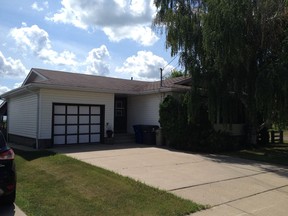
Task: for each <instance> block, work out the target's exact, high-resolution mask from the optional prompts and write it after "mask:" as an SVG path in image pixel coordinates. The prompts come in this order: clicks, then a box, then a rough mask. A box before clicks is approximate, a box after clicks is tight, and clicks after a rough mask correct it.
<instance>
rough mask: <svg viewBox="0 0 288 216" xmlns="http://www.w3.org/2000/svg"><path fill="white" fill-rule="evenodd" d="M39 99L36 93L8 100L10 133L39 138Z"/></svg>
mask: <svg viewBox="0 0 288 216" xmlns="http://www.w3.org/2000/svg"><path fill="white" fill-rule="evenodd" d="M37 98H38V96H37V94H36V93H29V94H25V95H21V96H17V97H13V98H11V99H9V100H8V133H10V134H13V135H18V136H24V137H29V138H36V137H37V136H36V134H37V113H38V112H37Z"/></svg>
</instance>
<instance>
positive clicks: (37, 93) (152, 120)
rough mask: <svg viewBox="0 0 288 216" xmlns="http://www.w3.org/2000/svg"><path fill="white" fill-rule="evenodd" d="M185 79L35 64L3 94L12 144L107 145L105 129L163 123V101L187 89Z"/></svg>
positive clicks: (129, 130)
mask: <svg viewBox="0 0 288 216" xmlns="http://www.w3.org/2000/svg"><path fill="white" fill-rule="evenodd" d="M185 79H186V78H185V77H178V78H171V79H166V80H163V82H162V85H161V82H160V81H157V82H144V81H136V80H126V79H117V78H110V77H102V76H93V75H84V74H77V73H68V72H61V71H53V70H44V69H36V68H32V69H31V71H30V73H29V74H28V76H27V77H26V79H25V81H24V82H23V84H22V86H21V87H19V88H17V89H14V90H12V91H9V92H7V93H4V94H2V95H1V96H0V97H1V98H2V99H3V100H5V103H6V106H7V122H8V126H7V133H8V139H9V141H10V142H16V143H22V144H26V145H32V146H34V147H36V148H45V147H51V146H53V145H63V144H81V143H103V142H104V137H106V133H105V131H106V128H107V127H111V128H112V130H114V132H115V133H134V131H133V125H138V124H144V125H159V122H158V121H159V104H160V103H161V101H162V100H163V99H164V97H165V96H166V95H168V94H172V93H174V92H183V91H187V89H189V87H187V86H182V85H178V84H176V83H178V82H181V81H183V80H185Z"/></svg>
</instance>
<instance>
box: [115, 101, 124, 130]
mask: <svg viewBox="0 0 288 216" xmlns="http://www.w3.org/2000/svg"><path fill="white" fill-rule="evenodd" d="M114 106H115V110H114V131H115V133H126V132H127V98H124V97H116V98H115V105H114Z"/></svg>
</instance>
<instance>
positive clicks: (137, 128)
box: [133, 125, 143, 143]
mask: <svg viewBox="0 0 288 216" xmlns="http://www.w3.org/2000/svg"><path fill="white" fill-rule="evenodd" d="M133 128H134V132H135V142H136V143H143V132H142V126H141V125H134V126H133Z"/></svg>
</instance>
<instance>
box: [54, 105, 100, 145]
mask: <svg viewBox="0 0 288 216" xmlns="http://www.w3.org/2000/svg"><path fill="white" fill-rule="evenodd" d="M103 122H104V106H102V105H79V104H53V128H52V134H53V144H55V145H63V144H78V143H79V144H81V143H99V142H101V141H102V139H103V137H104V123H103Z"/></svg>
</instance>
